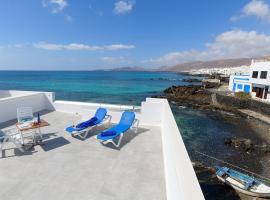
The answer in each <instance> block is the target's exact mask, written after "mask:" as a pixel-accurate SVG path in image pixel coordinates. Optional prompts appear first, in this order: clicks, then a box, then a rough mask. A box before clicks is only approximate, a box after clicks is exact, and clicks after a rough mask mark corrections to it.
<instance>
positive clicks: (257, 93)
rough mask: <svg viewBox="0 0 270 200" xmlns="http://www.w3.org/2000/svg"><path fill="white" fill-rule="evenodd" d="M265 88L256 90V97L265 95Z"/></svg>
mask: <svg viewBox="0 0 270 200" xmlns="http://www.w3.org/2000/svg"><path fill="white" fill-rule="evenodd" d="M263 90H264V89H263V88H257V91H256V97H258V98H262V97H263Z"/></svg>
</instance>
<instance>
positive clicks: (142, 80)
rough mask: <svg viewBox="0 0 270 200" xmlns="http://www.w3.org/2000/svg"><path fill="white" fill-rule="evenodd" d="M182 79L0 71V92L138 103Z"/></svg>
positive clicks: (158, 74)
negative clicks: (23, 92)
mask: <svg viewBox="0 0 270 200" xmlns="http://www.w3.org/2000/svg"><path fill="white" fill-rule="evenodd" d="M182 78H185V77H184V76H183V75H179V74H175V73H165V72H113V71H76V72H71V71H69V72H63V71H53V72H49V71H44V72H38V71H0V89H14V90H34V91H35V90H36V91H50V92H55V93H56V99H61V100H76V101H89V102H106V103H117V104H118V103H119V104H123V103H124V104H139V102H140V101H142V100H144V99H145V98H146V97H148V96H151V95H155V94H160V93H161V92H162V91H163V90H164V89H165V88H167V87H169V86H171V85H183V84H184V83H183V82H182V81H181V80H182Z"/></svg>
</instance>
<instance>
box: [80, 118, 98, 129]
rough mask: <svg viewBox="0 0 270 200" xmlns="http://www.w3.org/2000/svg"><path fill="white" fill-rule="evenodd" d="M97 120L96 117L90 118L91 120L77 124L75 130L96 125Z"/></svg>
mask: <svg viewBox="0 0 270 200" xmlns="http://www.w3.org/2000/svg"><path fill="white" fill-rule="evenodd" d="M97 120H98V118H96V117H92V118H91V119H89V120H88V121H85V122H82V123H79V124H78V125H77V126H76V128H87V127H89V126H94V125H96V121H97Z"/></svg>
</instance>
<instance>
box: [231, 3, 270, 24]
mask: <svg viewBox="0 0 270 200" xmlns="http://www.w3.org/2000/svg"><path fill="white" fill-rule="evenodd" d="M249 16H254V17H257V18H258V19H260V20H261V21H264V22H268V23H269V22H270V6H269V4H267V3H266V1H264V0H251V1H250V2H249V3H248V4H246V5H245V6H244V8H243V9H242V10H241V14H240V15H239V16H233V17H231V19H230V20H231V21H237V20H239V19H240V18H243V17H249Z"/></svg>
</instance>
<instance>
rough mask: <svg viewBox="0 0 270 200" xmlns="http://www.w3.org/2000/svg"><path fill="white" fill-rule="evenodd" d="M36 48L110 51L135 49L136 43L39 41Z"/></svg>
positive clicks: (35, 45)
mask: <svg viewBox="0 0 270 200" xmlns="http://www.w3.org/2000/svg"><path fill="white" fill-rule="evenodd" d="M33 46H34V47H35V48H38V49H44V50H52V51H60V50H73V51H76V50H77V51H78V50H79V51H98V50H108V51H116V50H124V49H133V48H135V46H134V45H124V44H112V45H105V46H90V45H87V44H78V43H71V44H53V43H47V42H39V43H35V44H33Z"/></svg>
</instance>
